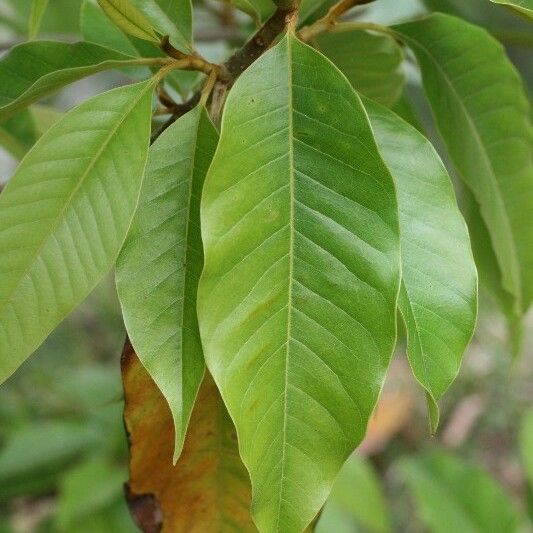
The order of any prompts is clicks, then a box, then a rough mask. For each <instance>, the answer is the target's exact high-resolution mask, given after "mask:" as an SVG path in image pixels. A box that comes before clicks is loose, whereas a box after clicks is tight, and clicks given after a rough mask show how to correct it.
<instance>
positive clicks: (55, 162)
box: [0, 80, 153, 381]
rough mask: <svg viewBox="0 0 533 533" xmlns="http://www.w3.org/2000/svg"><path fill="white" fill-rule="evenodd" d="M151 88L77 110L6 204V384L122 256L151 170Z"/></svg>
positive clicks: (25, 166)
mask: <svg viewBox="0 0 533 533" xmlns="http://www.w3.org/2000/svg"><path fill="white" fill-rule="evenodd" d="M152 87H153V80H149V81H148V82H144V83H139V84H136V85H129V86H126V87H120V88H118V89H114V90H112V91H109V92H107V93H103V94H101V95H98V96H96V97H94V98H92V99H90V100H88V101H86V102H84V103H83V104H81V105H80V106H78V107H77V108H75V109H73V110H71V111H70V112H69V113H67V114H66V115H65V116H64V117H63V118H61V119H60V120H59V121H58V122H57V123H56V124H55V125H54V126H52V128H51V129H49V130H48V131H47V132H46V133H45V134H44V135H43V136H42V137H41V139H39V141H37V143H36V145H35V146H34V147H33V149H32V150H30V152H28V154H27V155H26V157H25V158H24V159H23V161H22V162H21V164H20V166H19V168H18V169H17V172H16V173H15V175H14V176H13V178H12V179H11V180H10V182H9V183H8V185H7V186H6V188H5V189H4V191H3V192H2V194H1V195H0V210H2V214H3V216H2V219H1V221H0V250H1V251H2V255H3V258H4V260H3V262H2V265H1V275H2V280H3V283H2V285H1V287H0V324H1V327H2V335H1V336H0V379H1V380H2V381H3V380H5V379H6V378H7V377H8V376H9V375H10V374H11V373H12V372H14V371H15V369H16V368H17V367H18V366H19V365H20V364H21V363H22V362H23V361H24V360H25V359H26V357H28V356H29V355H30V354H31V352H33V351H34V350H35V349H36V348H37V347H38V346H39V345H40V344H41V343H42V341H43V340H44V339H45V337H46V336H47V335H48V334H49V333H50V332H51V331H52V329H54V328H55V326H56V325H57V324H58V323H59V322H60V321H61V320H62V319H63V318H64V317H65V315H66V314H67V313H69V312H70V311H71V310H72V309H73V308H74V307H75V306H76V305H77V304H78V303H80V302H81V301H82V300H83V299H84V298H85V296H87V294H88V293H89V292H90V291H91V290H92V289H93V288H94V286H95V285H96V284H97V283H98V281H100V279H101V278H102V277H103V276H104V275H105V274H106V273H107V271H108V270H109V269H110V268H111V266H112V264H113V263H114V261H115V259H116V257H117V256H118V252H119V250H120V247H121V246H122V243H123V241H124V239H125V237H126V233H127V230H128V228H129V225H130V223H131V219H132V218H133V214H134V211H135V208H136V206H137V200H138V195H139V191H140V186H141V181H142V173H143V171H144V165H145V162H146V154H147V151H148V140H149V135H150V111H151V89H152ZM65 136H68V137H69V141H70V142H68V143H66V142H65ZM126 143H127V144H126ZM126 163H128V165H130V167H129V168H127V165H126ZM29 205H32V210H31V213H32V216H31V217H28V212H27V206H29Z"/></svg>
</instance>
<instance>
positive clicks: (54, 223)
mask: <svg viewBox="0 0 533 533" xmlns="http://www.w3.org/2000/svg"><path fill="white" fill-rule="evenodd" d="M152 83H153V80H150V81H149V82H147V83H146V87H145V88H144V89H143V90H142V91H141V92H140V93H139V96H138V97H137V98H135V99H134V100H133V102H132V104H131V105H130V106H129V107H128V108H127V110H126V112H124V114H123V115H122V116H121V118H120V120H118V121H117V124H116V125H115V126H114V127H113V128H112V129H111V131H110V132H109V135H108V136H107V138H106V139H105V141H104V142H103V143H102V146H101V147H100V148H99V149H98V151H97V153H96V154H95V156H94V158H93V160H92V161H91V162H90V163H89V166H88V167H87V169H86V170H85V171H84V172H83V174H82V175H81V177H80V179H79V181H78V183H77V184H76V186H75V187H74V189H73V190H72V192H71V193H70V195H69V196H68V198H67V201H66V202H65V204H64V205H63V207H62V209H61V210H60V212H59V213H58V215H57V216H56V217H55V219H54V220H53V221H52V223H51V225H50V231H49V232H47V233H46V234H45V235H44V237H43V239H42V241H41V243H40V244H39V246H38V247H37V249H36V251H35V253H34V254H33V255H32V257H31V259H30V260H29V261H28V267H27V268H26V269H24V272H23V273H22V274H21V275H20V277H19V279H18V282H17V283H16V284H15V285H14V286H13V288H12V290H11V291H10V292H9V293H8V294H7V295H6V298H5V303H4V304H3V305H0V314H1V313H3V312H4V311H5V309H6V308H7V307H8V306H9V305H12V302H13V296H14V295H15V294H16V293H17V291H18V289H19V287H20V285H21V284H22V281H23V280H24V279H25V278H26V277H27V276H28V274H29V273H30V271H31V270H32V268H33V266H34V265H35V261H36V260H37V258H38V257H39V256H40V254H41V252H42V251H43V248H44V246H45V245H46V243H47V242H48V240H49V238H50V236H51V235H52V234H53V233H54V232H55V231H56V229H57V228H58V226H59V223H60V221H61V220H62V218H63V215H64V214H65V212H66V211H67V209H68V208H69V207H70V205H71V204H72V201H73V200H74V197H75V196H76V195H77V193H78V191H79V190H80V188H81V186H82V185H83V184H84V183H85V180H86V179H87V176H88V175H89V173H90V172H91V171H92V169H93V168H94V166H95V165H96V163H97V162H98V161H99V160H100V158H101V157H102V155H103V153H104V151H105V150H106V149H107V148H108V146H109V145H110V143H111V140H112V139H113V137H114V136H115V134H116V132H117V131H118V129H119V128H120V127H121V126H122V125H123V124H124V122H125V120H126V118H127V117H128V116H129V115H130V113H131V112H132V111H133V109H134V108H135V107H136V106H137V104H138V103H139V101H140V100H141V99H142V98H143V97H144V95H145V93H146V91H147V90H148V89H149V88H151V86H152ZM59 126H61V122H60V123H58V124H57V125H55V126H52V128H51V130H49V131H52V130H55V129H57V128H58V127H59Z"/></svg>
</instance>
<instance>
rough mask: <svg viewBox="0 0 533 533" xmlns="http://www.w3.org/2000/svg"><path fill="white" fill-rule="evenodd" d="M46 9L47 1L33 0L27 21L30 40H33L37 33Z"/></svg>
mask: <svg viewBox="0 0 533 533" xmlns="http://www.w3.org/2000/svg"><path fill="white" fill-rule="evenodd" d="M47 7H48V0H33V2H32V4H31V10H30V17H29V19H28V38H29V39H30V40H31V39H35V36H36V35H37V34H38V33H39V28H40V27H41V21H42V19H43V16H44V13H45V11H46V8H47Z"/></svg>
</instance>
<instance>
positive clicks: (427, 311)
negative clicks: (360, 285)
mask: <svg viewBox="0 0 533 533" xmlns="http://www.w3.org/2000/svg"><path fill="white" fill-rule="evenodd" d="M364 105H365V107H366V109H367V111H368V113H369V117H370V123H371V125H372V128H373V130H374V134H375V136H376V141H377V144H378V148H379V150H380V152H381V155H382V157H383V160H384V161H385V164H386V165H387V167H388V169H389V171H390V173H391V174H392V176H393V178H394V182H395V185H396V192H397V198H398V207H399V212H400V242H401V248H402V251H401V256H402V288H401V289H400V298H399V308H400V311H401V314H402V316H403V319H404V321H405V323H406V327H407V355H408V358H409V361H410V364H411V368H412V369H413V372H414V374H415V377H416V378H417V380H418V381H419V382H420V383H421V384H422V386H423V387H424V389H425V390H426V391H427V393H428V394H429V401H430V405H429V412H430V424H431V430H432V432H433V433H434V432H435V431H436V429H437V425H438V406H437V401H438V400H439V398H440V397H441V396H442V395H443V394H444V392H445V391H446V390H447V389H448V387H449V386H450V385H451V383H452V382H453V381H454V379H455V377H456V375H457V373H458V372H459V367H460V364H461V359H462V356H463V353H464V351H465V349H466V346H467V345H468V343H469V342H470V339H471V337H472V335H473V332H474V328H475V324H476V315H477V272H476V266H475V263H474V258H473V256H472V252H471V249H470V239H469V236H468V231H467V228H466V224H465V221H464V219H463V217H462V215H461V212H460V211H459V208H458V206H457V202H456V200H455V193H454V191H453V187H452V183H451V181H450V178H449V176H448V173H447V172H446V169H445V167H444V165H443V163H442V161H441V160H440V158H439V156H438V155H437V152H436V151H435V149H434V148H433V146H432V145H431V143H430V142H429V141H428V140H427V139H426V138H425V137H424V136H423V135H422V134H421V133H419V132H418V130H416V129H415V128H414V127H412V126H410V125H409V124H407V123H406V122H404V121H403V120H402V119H400V118H399V117H398V116H397V115H395V114H394V113H393V112H392V111H389V110H387V109H386V108H385V107H383V106H380V105H379V104H376V103H374V102H372V101H370V100H367V99H365V100H364ZM413 154H415V155H413ZM437 220H438V221H439V224H438V225H437V224H435V221H437ZM441 224H442V225H441ZM429 266H430V268H428V267H429ZM443 331H446V339H445V340H444V339H443V338H442V332H443Z"/></svg>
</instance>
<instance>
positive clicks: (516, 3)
mask: <svg viewBox="0 0 533 533" xmlns="http://www.w3.org/2000/svg"><path fill="white" fill-rule="evenodd" d="M490 1H491V2H493V3H495V4H501V5H504V6H508V7H510V8H512V9H514V10H516V11H518V13H521V14H522V15H526V16H527V17H528V18H531V19H533V0H490Z"/></svg>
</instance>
